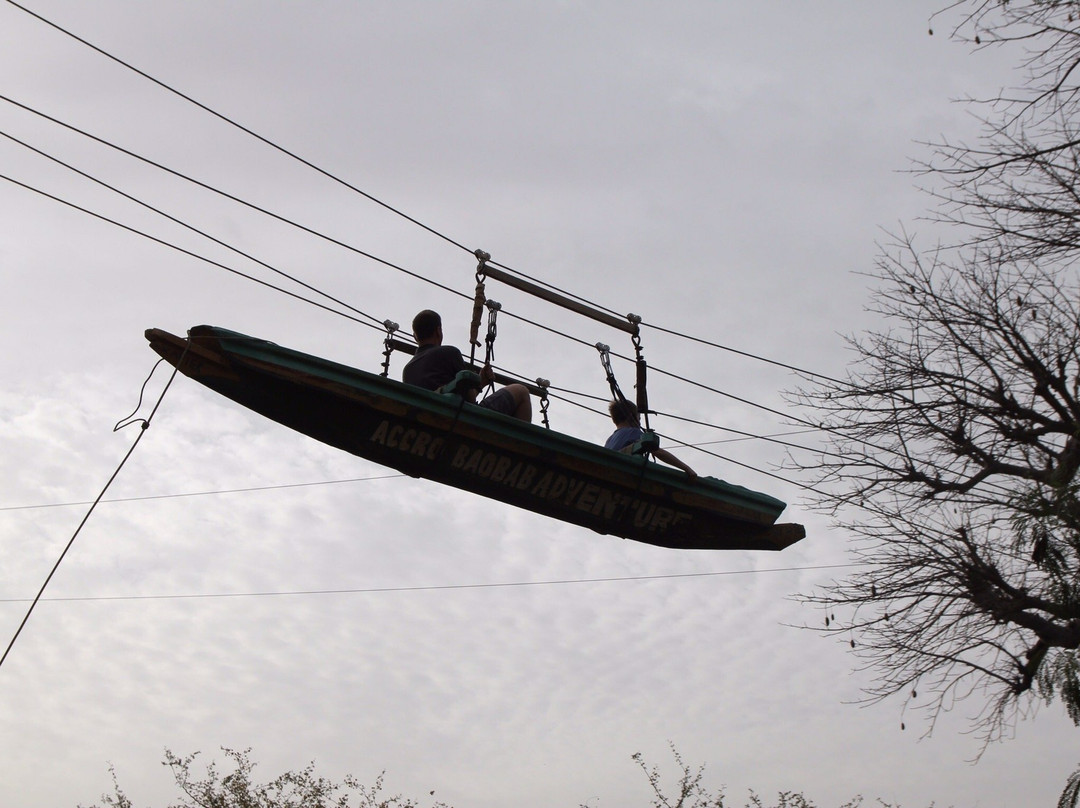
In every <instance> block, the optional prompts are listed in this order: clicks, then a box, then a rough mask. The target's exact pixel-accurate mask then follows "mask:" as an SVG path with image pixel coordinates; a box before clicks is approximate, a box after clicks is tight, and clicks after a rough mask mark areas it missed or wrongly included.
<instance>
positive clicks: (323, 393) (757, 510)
mask: <svg viewBox="0 0 1080 808" xmlns="http://www.w3.org/2000/svg"><path fill="white" fill-rule="evenodd" d="M146 338H147V339H148V340H149V342H150V346H151V347H152V348H153V349H154V350H155V351H156V352H157V353H158V354H160V355H161V356H162V357H164V358H165V359H166V360H167V361H168V362H170V363H171V364H172V365H174V366H176V367H178V368H179V370H180V372H182V373H184V374H185V375H187V376H190V377H191V378H192V379H195V380H196V381H198V382H200V383H201V384H203V385H205V386H207V387H209V388H210V389H211V390H214V391H215V392H217V393H220V394H221V395H223V396H225V397H227V398H230V399H232V400H233V401H236V402H237V403H239V404H241V405H243V406H245V407H247V408H249V409H251V410H254V411H255V412H258V413H261V414H262V415H265V416H266V417H268V418H272V419H273V420H275V421H277V422H278V423H281V424H284V425H285V426H287V427H289V428H291V429H295V430H297V431H298V432H302V433H303V434H305V435H309V436H310V437H312V438H315V439H316V440H319V441H322V442H323V443H327V444H329V445H331V446H335V447H337V448H339V449H344V450H345V451H347V452H351V453H352V454H355V455H358V456H359V457H363V458H365V459H367V460H371V461H373V462H375V463H379V464H381V465H384V466H389V467H391V468H394V469H397V470H398V471H401V472H403V473H405V474H408V475H410V476H412V477H423V478H425V479H429V480H434V481H436V482H440V483H445V484H447V485H452V486H454V487H456V488H461V489H464V490H466V491H471V492H473V493H476V494H480V495H481V496H485V497H490V498H491V499H495V500H499V501H502V502H506V503H509V504H511V505H516V506H518V507H521V508H525V509H527V510H530V511H534V512H536V513H540V514H544V515H545V516H550V517H553V518H555V519H559V520H561V521H564V522H569V523H571V524H575V525H580V526H582V527H587V528H590V529H592V530H595V531H597V532H598V533H605V534H611V535H613V536H621V537H623V538H627V539H634V540H635V541H641V542H646V543H648V544H654V545H658V546H661V547H675V548H686V549H713V550H782V549H783V548H784V547H787V546H788V545H790V544H793V543H794V542H796V541H798V540H799V539H801V538H803V537H804V536H805V531H804V530H803V527H802V526H801V525H794V524H774V523H775V521H776V519H777V517H778V516H779V515H780V513H781V512H782V511H783V510H784V507H785V505H784V503H783V502H781V501H780V500H778V499H775V498H773V497H770V496H767V495H766V494H760V493H757V492H754V491H750V490H748V489H746V488H742V487H740V486H737V485H731V484H729V483H725V482H722V481H720V480H717V479H714V478H712V477H698V478H697V479H695V480H691V479H689V478H688V477H687V475H686V474H684V473H683V472H681V471H676V470H674V469H669V468H666V467H662V466H660V465H658V464H657V463H655V462H652V461H650V460H649V459H648V458H646V457H641V456H637V457H635V456H631V455H625V454H621V453H619V452H613V451H611V450H608V449H605V448H603V447H602V446H600V445H596V444H593V443H589V442H586V441H583V440H579V439H577V438H574V437H571V436H569V435H563V434H560V433H558V432H555V431H552V430H549V429H544V428H543V427H540V426H537V425H534V424H529V423H526V422H524V421H520V420H517V419H515V418H511V417H509V416H505V415H501V414H499V413H495V412H492V411H490V410H486V409H482V408H480V407H477V406H475V405H473V404H468V403H465V402H464V401H463V400H462V399H461V398H459V397H457V396H453V395H445V394H439V393H434V392H430V391H428V390H423V389H420V388H418V387H412V386H410V385H406V384H403V383H401V382H398V381H394V380H392V379H388V378H385V377H383V376H379V375H375V374H372V373H367V372H365V371H363V370H357V369H355V368H351V367H347V366H345V365H341V364H338V363H335V362H330V361H327V360H325V359H320V358H318V357H315V356H309V355H307V354H303V353H300V352H298V351H293V350H290V349H288V348H282V347H280V346H278V345H275V344H273V343H271V342H266V341H265V340H260V339H255V338H252V337H248V336H245V335H243V334H238V333H235V332H233V331H227V330H225V329H222V328H216V327H213V326H205V325H204V326H197V327H195V328H192V329H191V330H190V331H189V332H188V337H187V338H183V337H178V336H174V335H173V334H170V333H168V332H166V331H162V330H160V329H156V328H152V329H149V330H148V331H147V332H146Z"/></svg>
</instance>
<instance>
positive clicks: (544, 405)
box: [536, 379, 551, 429]
mask: <svg viewBox="0 0 1080 808" xmlns="http://www.w3.org/2000/svg"><path fill="white" fill-rule="evenodd" d="M536 386H537V387H539V388H540V417H541V418H542V419H543V422H544V427H545V428H546V429H551V424H550V423H549V422H548V388H549V387H551V382H549V381H548V380H547V379H537V380H536Z"/></svg>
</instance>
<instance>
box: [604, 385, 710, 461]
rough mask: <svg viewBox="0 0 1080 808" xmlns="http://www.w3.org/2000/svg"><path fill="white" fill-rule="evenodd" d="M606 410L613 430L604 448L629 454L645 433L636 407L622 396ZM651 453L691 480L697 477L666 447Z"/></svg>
mask: <svg viewBox="0 0 1080 808" xmlns="http://www.w3.org/2000/svg"><path fill="white" fill-rule="evenodd" d="M608 412H609V413H610V414H611V420H612V421H613V422H614V424H615V431H614V432H612V433H611V436H610V437H609V438H608V439H607V442H606V443H605V444H604V448H605V449H614V450H615V451H616V452H623V453H624V454H629V453H630V452H631V451H633V449H634V444H635V443H637V442H638V441H639V440H641V438H642V437H643V436H644V434H645V432H644V430H642V428H641V423H640V420H639V416H638V408H637V406H636V405H635V404H634V403H633V402H630V401H627V400H626V399H625V398H624V399H620V400H618V401H612V402H611V403H610V404H609V405H608ZM651 454H652V456H653V457H655V458H656V459H657V460H663V461H664V462H665V463H667V464H668V465H669V466H674V467H675V468H677V469H682V470H683V471H685V472H686V475H687V476H688V477H689V478H690V479H691V480H692V479H694V478H695V477H697V472H696V471H694V470H693V469H692V468H690V467H689V466H688V465H686V464H685V463H684V462H682V461H681V460H679V458H677V457H676V456H675V455H673V454H672V453H671V452H669V451H667V450H666V449H653V450H652V452H651Z"/></svg>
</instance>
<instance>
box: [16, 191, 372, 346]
mask: <svg viewBox="0 0 1080 808" xmlns="http://www.w3.org/2000/svg"><path fill="white" fill-rule="evenodd" d="M0 180H6V181H7V182H10V183H11V184H12V185H17V186H19V187H20V188H25V189H26V190H28V191H33V192H34V193H35V194H39V195H40V196H43V197H45V198H46V199H51V200H52V201H54V202H59V203H60V204H62V205H66V206H67V207H69V208H72V209H74V210H77V211H79V212H80V213H85V214H87V215H88V216H93V217H94V218H95V219H99V220H101V221H103V222H107V223H108V224H111V225H115V226H116V227H119V228H121V229H122V230H127V231H128V232H129V233H134V234H135V235H137V236H142V237H143V238H145V239H149V240H150V241H153V242H155V243H156V244H160V245H162V246H164V247H168V248H169V249H171V250H176V251H177V252H179V253H182V254H184V255H187V256H189V257H191V258H196V259H198V260H199V261H203V262H204V263H207V264H209V265H210V266H213V267H217V268H218V269H223V270H225V271H226V272H229V273H232V274H233V275H237V276H239V277H241V278H245V279H246V280H249V281H254V282H255V283H257V284H259V285H260V286H265V287H267V288H268V289H273V290H274V291H276V292H281V293H282V294H284V295H288V296H289V297H292V298H295V299H296V300H300V301H303V302H304V303H310V304H311V305H312V306H317V307H318V308H320V309H323V310H324V311H328V312H330V313H331V314H336V315H338V316H339V317H344V318H346V319H347V320H352V321H353V322H355V323H359V324H360V325H363V326H367V327H368V328H374V329H377V330H381V328H380V327H379V326H376V325H374V324H372V323H369V322H367V321H365V320H361V319H359V318H357V317H353V316H352V315H351V314H348V313H346V312H343V311H339V310H338V309H335V308H332V307H330V306H327V305H325V304H323V303H319V302H318V301H317V300H311V299H310V298H307V297H304V296H303V295H299V294H297V293H296V292H291V291H289V290H288V289H283V288H281V287H280V286H275V285H274V284H272V283H270V282H269V281H264V280H262V279H261V278H256V277H255V276H253V275H249V274H247V273H246V272H241V271H240V270H238V269H234V268H233V267H230V266H226V265H225V264H222V263H220V262H219V261H215V260H213V259H212V258H207V257H206V256H204V255H199V254H198V253H196V252H193V251H192V250H188V249H186V248H184V247H180V246H179V245H176V244H172V243H171V242H168V241H165V240H164V239H161V238H158V237H157V236H152V235H150V234H149V233H146V232H144V231H142V230H139V229H138V228H135V227H132V226H131V225H127V224H124V223H123V222H119V221H117V220H116V219H110V218H109V217H108V216H105V215H104V214H101V213H96V212H94V211H92V210H89V209H88V208H84V207H82V206H81V205H77V204H75V203H74V202H70V201H68V200H66V199H63V198H61V197H59V196H56V195H55V194H51V193H49V192H48V191H43V190H41V189H40V188H35V187H34V186H32V185H27V184H26V183H25V182H21V181H19V180H17V179H15V178H14V177H9V176H7V175H6V174H0Z"/></svg>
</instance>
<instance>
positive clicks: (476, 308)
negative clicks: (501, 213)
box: [469, 250, 491, 364]
mask: <svg viewBox="0 0 1080 808" xmlns="http://www.w3.org/2000/svg"><path fill="white" fill-rule="evenodd" d="M473 255H475V256H476V260H477V262H478V263H477V264H476V293H475V295H474V296H473V307H472V325H471V326H470V327H469V345H471V346H472V349H471V351H470V352H469V363H470V364H473V363H475V362H476V349H477V348H479V347H480V340H479V339H478V337H479V335H480V315H481V314H482V313H483V311H484V302H485V300H486V298H485V296H484V278H486V277H487V262H488V261H489V260H490V259H491V255H490V254H489V253H486V252H484V251H483V250H476V251H475V252H474V253H473Z"/></svg>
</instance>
